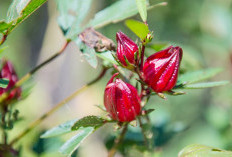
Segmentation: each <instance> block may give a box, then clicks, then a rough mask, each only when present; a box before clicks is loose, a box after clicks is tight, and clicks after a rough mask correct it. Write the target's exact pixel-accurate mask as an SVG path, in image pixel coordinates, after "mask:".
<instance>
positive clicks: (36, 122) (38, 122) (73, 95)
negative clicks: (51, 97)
mask: <svg viewBox="0 0 232 157" xmlns="http://www.w3.org/2000/svg"><path fill="white" fill-rule="evenodd" d="M107 70H108V69H107V68H104V69H103V70H102V72H101V73H100V75H99V76H98V77H97V78H95V79H94V80H92V81H91V82H89V83H88V84H86V85H84V86H82V87H81V88H79V89H78V90H77V91H75V92H74V93H73V94H71V95H70V96H68V97H67V98H65V99H64V100H62V101H61V102H59V103H58V104H56V105H55V106H54V107H53V108H51V109H50V110H49V111H48V112H46V113H45V114H43V115H42V116H41V117H39V118H38V119H37V120H35V121H34V122H32V123H31V124H30V125H29V126H28V127H27V128H26V129H25V130H24V131H23V132H21V133H20V134H19V135H18V136H17V137H16V138H15V139H13V140H12V141H11V143H10V145H13V144H14V143H15V142H17V141H18V140H19V139H21V138H22V137H24V136H25V135H26V134H27V133H29V132H30V131H31V130H32V129H34V128H35V127H36V126H37V125H39V124H40V123H41V122H42V121H43V120H44V119H46V118H47V117H49V116H50V115H51V114H53V113H54V112H55V111H57V110H58V109H59V108H60V107H62V106H63V105H64V104H66V103H67V102H69V101H70V100H72V99H73V98H75V97H76V96H77V95H79V94H80V93H81V92H83V91H85V90H86V89H87V88H88V87H90V86H91V85H92V84H94V83H96V82H97V81H99V80H100V79H101V78H102V77H103V76H104V75H105V73H106V71H107Z"/></svg>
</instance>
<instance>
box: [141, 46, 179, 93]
mask: <svg viewBox="0 0 232 157" xmlns="http://www.w3.org/2000/svg"><path fill="white" fill-rule="evenodd" d="M182 54H183V51H182V49H181V48H180V47H173V46H170V47H168V48H167V49H165V50H162V51H159V52H157V53H155V54H153V55H151V56H150V57H148V58H147V60H146V61H145V63H144V67H143V74H144V81H145V82H146V83H147V84H148V85H149V86H150V87H151V88H152V89H153V90H154V91H155V92H157V93H161V92H163V91H168V90H171V89H172V88H173V87H174V86H175V84H176V82H177V76H178V71H179V67H180V62H181V59H182Z"/></svg>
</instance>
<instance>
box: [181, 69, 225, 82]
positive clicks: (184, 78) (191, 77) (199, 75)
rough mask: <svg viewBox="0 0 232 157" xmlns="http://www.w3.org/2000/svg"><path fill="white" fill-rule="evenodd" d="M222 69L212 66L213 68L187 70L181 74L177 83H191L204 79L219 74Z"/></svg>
mask: <svg viewBox="0 0 232 157" xmlns="http://www.w3.org/2000/svg"><path fill="white" fill-rule="evenodd" d="M221 71H222V69H221V68H211V69H204V70H199V71H194V72H187V73H185V74H183V75H180V76H179V78H178V82H177V85H180V84H191V83H195V82H199V81H203V80H206V79H209V78H211V77H213V76H215V75H217V74H218V73H220V72H221Z"/></svg>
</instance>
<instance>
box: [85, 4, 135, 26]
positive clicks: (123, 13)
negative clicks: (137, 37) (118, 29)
mask: <svg viewBox="0 0 232 157" xmlns="http://www.w3.org/2000/svg"><path fill="white" fill-rule="evenodd" d="M137 13H138V9H137V7H136V3H135V0H119V1H117V2H115V3H114V4H112V5H111V6H109V7H107V8H105V9H103V10H101V11H99V12H98V13H97V14H96V15H95V17H94V18H93V19H92V20H91V21H90V23H89V26H91V27H95V28H99V27H102V26H105V25H107V24H109V23H116V22H118V21H121V20H124V19H126V18H128V17H131V16H133V15H135V14H137Z"/></svg>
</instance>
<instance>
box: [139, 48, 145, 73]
mask: <svg viewBox="0 0 232 157" xmlns="http://www.w3.org/2000/svg"><path fill="white" fill-rule="evenodd" d="M144 51H145V46H144V45H142V50H141V63H140V71H142V70H143V60H144Z"/></svg>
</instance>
